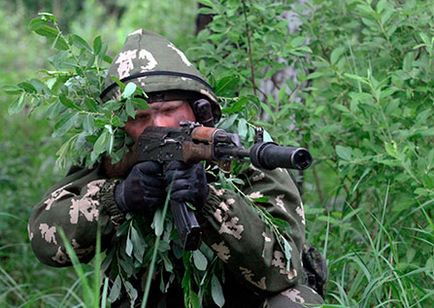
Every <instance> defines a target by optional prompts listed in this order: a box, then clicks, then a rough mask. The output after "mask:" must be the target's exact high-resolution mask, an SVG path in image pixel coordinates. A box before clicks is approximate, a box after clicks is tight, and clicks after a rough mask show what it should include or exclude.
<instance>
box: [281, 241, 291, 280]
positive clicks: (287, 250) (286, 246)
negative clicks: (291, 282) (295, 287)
mask: <svg viewBox="0 0 434 308" xmlns="http://www.w3.org/2000/svg"><path fill="white" fill-rule="evenodd" d="M283 253H284V254H285V259H286V271H288V272H289V270H290V269H291V268H290V266H291V262H290V260H291V256H292V247H291V245H290V244H289V242H288V241H287V240H286V238H283Z"/></svg>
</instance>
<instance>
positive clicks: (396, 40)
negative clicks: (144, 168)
mask: <svg viewBox="0 0 434 308" xmlns="http://www.w3.org/2000/svg"><path fill="white" fill-rule="evenodd" d="M201 2H202V3H204V4H206V5H208V7H207V8H205V9H203V12H204V13H212V14H216V15H215V16H214V19H213V22H212V23H211V24H210V25H209V26H208V28H207V29H206V30H204V31H202V32H201V33H200V34H199V36H198V41H199V44H197V46H195V47H193V48H191V49H190V53H191V55H192V56H194V57H196V58H195V59H196V61H197V62H198V63H199V65H200V68H201V70H202V71H203V72H205V74H206V75H208V76H209V77H210V78H211V80H213V84H214V86H215V87H216V88H217V91H219V92H220V94H221V93H224V96H227V97H228V98H226V99H224V101H223V104H224V111H225V112H226V114H227V117H226V118H224V119H223V121H222V123H220V125H222V126H223V127H225V128H227V127H232V128H233V130H239V131H241V132H245V131H246V129H245V128H244V127H245V126H246V125H247V126H248V124H245V123H248V122H253V123H255V124H261V125H263V126H264V127H265V128H266V129H267V130H268V131H269V132H270V134H271V135H273V137H275V138H276V139H277V140H278V141H279V142H281V143H284V144H291V143H292V144H301V145H304V146H306V147H309V149H310V151H311V152H312V154H313V156H314V158H315V164H314V166H313V167H312V168H311V170H308V171H307V172H306V174H305V176H306V177H305V185H304V186H305V199H306V201H307V202H306V203H307V208H306V212H307V214H308V218H309V219H308V221H309V222H310V223H309V224H308V231H309V238H310V240H311V241H312V242H313V243H314V244H316V245H318V244H320V243H322V245H323V246H324V252H325V253H326V255H327V259H328V260H329V265H330V271H331V279H330V281H331V282H330V284H329V289H330V291H329V293H328V294H329V295H328V298H327V300H328V301H330V302H335V303H339V304H341V305H343V306H354V305H356V304H360V305H361V306H373V305H385V304H387V303H389V304H393V305H396V304H398V303H399V305H402V306H410V305H414V306H417V307H421V306H430V305H429V304H428V303H432V299H430V297H431V298H432V290H431V287H430V285H432V283H433V267H432V263H433V258H432V253H433V247H434V245H433V236H432V234H433V231H434V228H433V227H434V225H433V223H432V218H431V217H432V214H433V213H432V212H433V211H432V209H433V207H432V205H433V200H434V199H433V197H434V190H433V183H434V177H433V174H434V172H433V157H434V150H433V149H432V142H433V132H434V130H433V128H432V123H433V113H432V106H433V98H434V92H433V88H434V87H433V85H434V84H433V79H432V76H433V74H434V66H433V58H434V57H433V47H434V38H433V29H434V27H433V20H434V11H433V7H432V5H430V4H429V3H428V2H416V1H405V2H395V1H384V0H381V1H360V0H353V1H308V2H306V3H304V4H300V3H298V4H294V5H291V6H290V5H289V4H286V2H276V1H239V2H238V1H214V0H210V1H201ZM290 9H292V10H295V11H296V12H297V13H298V15H297V17H298V18H299V19H300V21H301V26H300V27H299V29H298V31H295V32H293V33H291V32H290V31H289V30H288V21H287V20H285V19H284V18H283V16H284V13H283V12H285V11H287V10H290ZM289 66H291V67H292V69H293V70H295V72H296V76H297V77H296V79H291V78H288V79H287V80H286V81H285V80H284V82H282V83H279V84H277V86H275V87H274V90H273V91H272V92H267V93H261V92H264V89H266V88H265V87H264V84H266V82H268V81H269V80H270V79H271V80H272V81H273V78H276V76H278V77H279V76H281V75H276V73H277V74H284V73H285V69H287V68H288V67H289ZM273 76H274V77H273ZM274 81H275V79H274ZM251 94H259V97H260V98H261V100H258V99H256V98H254V97H252V96H251ZM234 97H235V98H234ZM258 114H260V115H261V116H260V117H258V116H257V115H258ZM246 119H247V120H248V122H246V121H245V120H246ZM247 131H248V128H247ZM385 195H386V197H384V196H385ZM367 226H370V227H369V228H368V227H367ZM414 251H418V253H417V254H414V253H413V252H414ZM418 275H420V276H418ZM353 277H356V278H355V279H353ZM410 299H411V301H410Z"/></svg>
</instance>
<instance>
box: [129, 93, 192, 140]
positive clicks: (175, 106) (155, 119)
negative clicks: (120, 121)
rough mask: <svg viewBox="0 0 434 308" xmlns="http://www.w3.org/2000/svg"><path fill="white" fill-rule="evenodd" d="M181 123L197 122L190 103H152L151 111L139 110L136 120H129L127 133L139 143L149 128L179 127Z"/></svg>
mask: <svg viewBox="0 0 434 308" xmlns="http://www.w3.org/2000/svg"><path fill="white" fill-rule="evenodd" d="M181 121H196V118H195V116H194V113H193V110H192V109H191V107H190V104H189V103H188V102H186V101H182V100H177V101H166V102H156V103H150V104H149V109H146V110H138V111H137V112H136V118H135V119H132V118H130V119H128V121H127V123H126V124H125V131H126V132H127V134H128V135H129V136H130V137H131V138H132V139H133V140H134V141H137V140H138V139H139V136H140V135H141V133H142V132H143V130H144V129H145V128H147V127H151V126H160V127H179V122H181Z"/></svg>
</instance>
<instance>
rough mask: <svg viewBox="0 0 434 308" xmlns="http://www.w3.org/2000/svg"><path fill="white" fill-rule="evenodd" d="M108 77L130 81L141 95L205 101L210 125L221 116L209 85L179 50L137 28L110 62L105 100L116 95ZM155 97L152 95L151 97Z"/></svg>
mask: <svg viewBox="0 0 434 308" xmlns="http://www.w3.org/2000/svg"><path fill="white" fill-rule="evenodd" d="M112 76H114V77H116V78H118V79H119V80H120V81H122V82H123V83H127V82H134V83H135V84H136V85H137V86H139V87H141V88H142V89H143V90H144V91H145V93H146V94H147V95H148V96H150V98H151V99H150V100H151V101H152V97H153V95H152V94H159V95H160V97H161V94H164V93H169V94H170V95H163V98H164V97H166V98H167V99H160V100H170V99H186V100H189V101H190V102H191V99H192V98H194V99H200V98H205V99H207V100H208V101H209V102H210V103H211V108H212V113H213V116H214V122H215V123H216V122H217V121H218V120H219V119H220V116H221V111H220V106H219V104H218V102H217V97H216V95H215V94H214V92H213V90H212V88H211V86H210V85H209V84H208V82H207V81H206V80H205V78H203V77H202V76H201V74H200V73H199V71H198V70H197V69H196V68H195V67H194V66H193V65H192V64H191V63H190V61H189V60H188V59H187V57H186V56H185V55H184V53H183V52H182V51H180V50H179V49H178V48H176V47H175V46H174V45H173V44H172V43H171V42H169V41H168V40H167V39H166V38H164V37H162V36H160V35H158V34H155V33H152V32H148V31H145V30H143V29H139V30H137V31H134V32H132V33H130V34H128V37H127V40H126V42H125V45H124V47H123V49H122V51H121V52H120V53H119V54H118V55H117V56H116V58H115V59H114V60H113V63H112V65H111V66H110V68H109V71H108V74H107V77H106V79H105V84H104V88H105V89H104V91H103V92H102V93H101V99H102V100H103V101H107V100H108V99H110V98H112V97H116V96H118V95H119V94H120V90H119V87H118V85H117V84H116V82H114V81H113V79H112ZM154 97H155V95H154Z"/></svg>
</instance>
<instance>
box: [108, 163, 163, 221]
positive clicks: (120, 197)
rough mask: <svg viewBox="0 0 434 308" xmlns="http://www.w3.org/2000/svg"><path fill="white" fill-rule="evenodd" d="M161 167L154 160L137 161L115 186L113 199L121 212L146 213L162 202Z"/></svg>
mask: <svg viewBox="0 0 434 308" xmlns="http://www.w3.org/2000/svg"><path fill="white" fill-rule="evenodd" d="M162 173H163V167H162V165H160V164H158V163H157V162H154V161H145V162H141V163H138V164H137V165H135V166H134V167H133V168H132V169H131V172H130V174H129V175H128V176H127V178H126V179H125V180H123V181H121V182H120V183H119V184H118V185H116V188H115V201H116V203H117V205H118V207H119V209H120V210H121V211H123V212H129V213H140V214H147V213H149V214H150V213H152V212H153V210H155V208H156V207H158V206H159V205H161V204H163V203H164V200H165V198H166V191H165V184H164V179H163V177H162Z"/></svg>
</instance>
